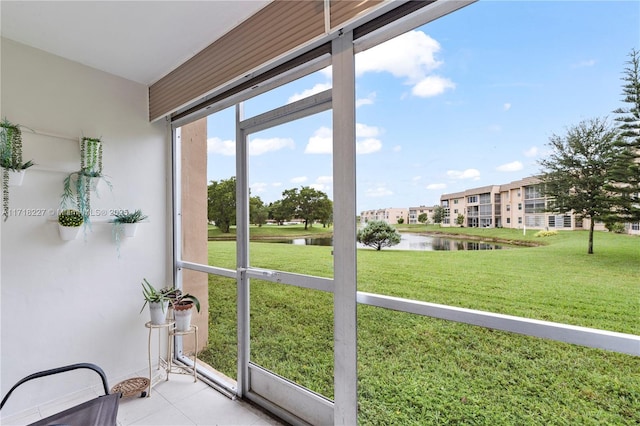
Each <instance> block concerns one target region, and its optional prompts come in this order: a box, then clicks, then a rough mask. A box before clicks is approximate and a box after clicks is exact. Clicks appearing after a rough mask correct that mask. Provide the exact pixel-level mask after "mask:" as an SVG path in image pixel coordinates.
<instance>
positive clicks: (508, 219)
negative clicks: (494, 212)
mask: <svg viewBox="0 0 640 426" xmlns="http://www.w3.org/2000/svg"><path fill="white" fill-rule="evenodd" d="M510 223H511V218H510V217H508V218H507V225H509V224H510Z"/></svg>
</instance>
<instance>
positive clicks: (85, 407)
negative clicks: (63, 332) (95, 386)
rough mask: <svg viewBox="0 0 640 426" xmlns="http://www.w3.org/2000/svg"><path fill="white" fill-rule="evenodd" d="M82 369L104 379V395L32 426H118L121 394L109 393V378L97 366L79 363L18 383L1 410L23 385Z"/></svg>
mask: <svg viewBox="0 0 640 426" xmlns="http://www.w3.org/2000/svg"><path fill="white" fill-rule="evenodd" d="M80 368H86V369H89V370H93V371H95V372H96V373H97V374H98V375H99V376H100V378H101V379H102V386H103V388H104V395H102V396H99V397H97V398H94V399H91V400H89V401H86V402H83V403H82V404H79V405H76V406H75V407H71V408H69V409H67V410H64V411H62V412H60V413H57V414H54V415H52V416H49V417H47V418H46V419H42V420H38V421H37V422H35V423H31V425H30V426H48V425H70V426H75V425H78V426H89V425H94V426H110V425H113V426H116V422H117V417H118V405H119V403H120V396H121V394H120V393H113V394H110V393H109V386H108V385H107V376H106V375H105V374H104V371H102V369H101V368H100V367H98V366H97V365H95V364H90V363H79V364H71V365H66V366H64V367H58V368H52V369H51V370H45V371H40V372H38V373H33V374H31V375H29V376H27V377H25V378H24V379H22V380H20V381H19V382H18V383H16V384H15V385H14V386H13V387H12V388H11V389H10V390H9V392H8V393H7V394H6V395H5V397H4V398H3V399H2V403H0V410H1V409H2V408H3V407H4V404H5V403H6V402H7V400H8V399H9V396H11V394H12V393H13V391H14V390H16V388H17V387H18V386H20V385H21V384H23V383H25V382H28V381H30V380H33V379H38V378H41V377H46V376H51V375H53V374H58V373H64V372H66V371H72V370H77V369H80Z"/></svg>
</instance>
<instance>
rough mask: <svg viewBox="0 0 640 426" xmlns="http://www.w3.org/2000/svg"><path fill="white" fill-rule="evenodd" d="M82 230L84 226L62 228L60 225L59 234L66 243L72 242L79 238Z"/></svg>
mask: <svg viewBox="0 0 640 426" xmlns="http://www.w3.org/2000/svg"><path fill="white" fill-rule="evenodd" d="M80 228H82V226H62V225H60V224H58V232H59V233H60V238H62V239H63V240H64V241H71V240H75V239H76V238H78V234H79V233H80Z"/></svg>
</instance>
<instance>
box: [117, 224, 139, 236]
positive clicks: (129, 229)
mask: <svg viewBox="0 0 640 426" xmlns="http://www.w3.org/2000/svg"><path fill="white" fill-rule="evenodd" d="M120 226H122V233H123V235H124V236H125V237H128V238H131V237H135V236H136V231H138V224H137V223H121V224H120Z"/></svg>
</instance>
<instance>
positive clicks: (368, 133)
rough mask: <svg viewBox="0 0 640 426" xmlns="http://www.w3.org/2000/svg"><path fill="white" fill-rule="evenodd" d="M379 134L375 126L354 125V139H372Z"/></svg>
mask: <svg viewBox="0 0 640 426" xmlns="http://www.w3.org/2000/svg"><path fill="white" fill-rule="evenodd" d="M379 134H380V130H379V129H378V128H377V127H375V126H367V125H366V124H362V123H356V138H374V137H376V136H378V135H379Z"/></svg>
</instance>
